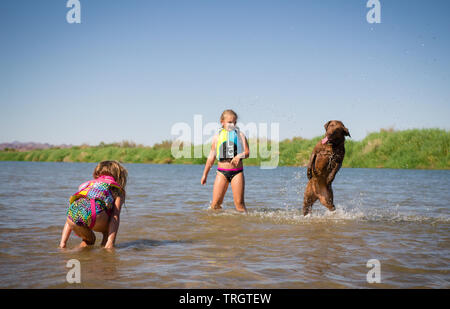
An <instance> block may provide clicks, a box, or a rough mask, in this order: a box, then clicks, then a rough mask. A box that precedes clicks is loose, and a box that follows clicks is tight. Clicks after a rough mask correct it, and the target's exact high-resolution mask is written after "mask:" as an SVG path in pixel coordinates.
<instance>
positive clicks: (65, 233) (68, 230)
mask: <svg viewBox="0 0 450 309" xmlns="http://www.w3.org/2000/svg"><path fill="white" fill-rule="evenodd" d="M67 220H69V219H67ZM67 220H66V224H64V229H63V232H62V236H61V241H60V243H59V247H60V248H65V247H66V243H67V240H68V239H69V236H70V233H71V232H72V228H71V227H70V225H69V222H67Z"/></svg>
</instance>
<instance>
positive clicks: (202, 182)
mask: <svg viewBox="0 0 450 309" xmlns="http://www.w3.org/2000/svg"><path fill="white" fill-rule="evenodd" d="M206 178H207V176H206V175H203V176H202V180H200V183H201V184H202V185H204V184H205V183H206Z"/></svg>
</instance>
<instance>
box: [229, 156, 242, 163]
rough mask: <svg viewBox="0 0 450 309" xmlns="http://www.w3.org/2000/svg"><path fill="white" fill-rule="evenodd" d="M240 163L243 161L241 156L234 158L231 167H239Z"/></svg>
mask: <svg viewBox="0 0 450 309" xmlns="http://www.w3.org/2000/svg"><path fill="white" fill-rule="evenodd" d="M239 161H241V156H239V155H238V156H236V157H234V158H233V160H231V165H233V166H237V165H238V164H239Z"/></svg>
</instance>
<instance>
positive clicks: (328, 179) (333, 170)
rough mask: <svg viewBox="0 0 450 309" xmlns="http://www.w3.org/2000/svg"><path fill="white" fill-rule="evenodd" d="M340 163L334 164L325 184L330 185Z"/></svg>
mask: <svg viewBox="0 0 450 309" xmlns="http://www.w3.org/2000/svg"><path fill="white" fill-rule="evenodd" d="M341 166H342V163H337V164H336V166H335V167H334V168H333V169H332V170H331V172H330V174H329V175H328V177H327V185H330V184H331V183H332V182H333V180H334V177H336V174H337V172H338V171H339V170H340V168H341Z"/></svg>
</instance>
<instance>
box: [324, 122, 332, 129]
mask: <svg viewBox="0 0 450 309" xmlns="http://www.w3.org/2000/svg"><path fill="white" fill-rule="evenodd" d="M330 122H331V120H330V121H328V122H327V123H326V124H325V125H324V127H325V131H326V130H327V129H328V126H329V125H330Z"/></svg>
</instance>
